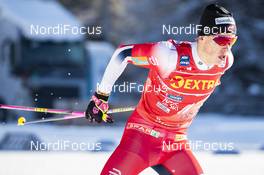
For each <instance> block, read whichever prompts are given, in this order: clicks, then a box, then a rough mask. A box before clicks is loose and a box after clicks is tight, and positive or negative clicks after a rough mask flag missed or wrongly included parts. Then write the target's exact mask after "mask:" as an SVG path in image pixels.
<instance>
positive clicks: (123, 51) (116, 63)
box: [97, 42, 176, 94]
mask: <svg viewBox="0 0 264 175" xmlns="http://www.w3.org/2000/svg"><path fill="white" fill-rule="evenodd" d="M166 44H168V43H163V42H158V43H145V44H132V45H121V46H119V48H118V49H116V51H115V52H114V54H113V56H112V57H111V60H110V62H109V63H108V65H107V67H106V70H105V72H104V75H103V78H102V81H101V83H100V84H99V86H98V88H97V92H101V93H104V94H110V93H111V91H112V87H113V85H114V83H115V82H116V80H117V79H118V78H119V77H120V76H121V74H122V73H123V71H124V70H125V68H126V66H127V64H128V63H130V64H133V65H136V66H139V67H144V68H148V69H158V70H159V71H161V72H162V74H163V72H167V71H168V68H169V70H170V69H171V67H172V66H171V65H173V64H175V65H176V63H173V64H171V63H170V62H169V60H170V59H171V55H169V54H170V49H169V48H168V46H167V45H166ZM174 60H175V59H174Z"/></svg>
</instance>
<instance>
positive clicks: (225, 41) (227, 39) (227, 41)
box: [213, 35, 237, 46]
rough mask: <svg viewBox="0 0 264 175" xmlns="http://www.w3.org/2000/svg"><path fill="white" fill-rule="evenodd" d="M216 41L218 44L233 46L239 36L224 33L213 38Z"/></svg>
mask: <svg viewBox="0 0 264 175" xmlns="http://www.w3.org/2000/svg"><path fill="white" fill-rule="evenodd" d="M213 40H214V42H216V44H218V45H219V46H226V45H229V46H232V45H234V44H235V42H236V40H237V36H224V35H217V36H216V37H214V38H213Z"/></svg>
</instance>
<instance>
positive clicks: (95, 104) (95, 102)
mask: <svg viewBox="0 0 264 175" xmlns="http://www.w3.org/2000/svg"><path fill="white" fill-rule="evenodd" d="M108 98H109V96H106V95H102V94H99V93H97V92H95V93H94V95H93V96H92V98H91V100H90V103H89V104H88V107H87V109H86V112H85V118H87V119H88V120H89V121H90V122H93V121H96V122H97V123H101V122H102V121H104V122H107V123H113V122H114V121H113V119H112V118H111V117H110V116H109V115H108V114H107V111H108V109H109V105H108V102H107V100H108Z"/></svg>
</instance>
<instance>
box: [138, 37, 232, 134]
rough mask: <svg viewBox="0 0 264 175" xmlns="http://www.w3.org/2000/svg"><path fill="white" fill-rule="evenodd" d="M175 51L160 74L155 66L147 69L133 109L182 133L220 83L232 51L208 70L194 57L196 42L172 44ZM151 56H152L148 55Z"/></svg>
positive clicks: (173, 42) (163, 125)
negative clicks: (169, 68)
mask: <svg viewBox="0 0 264 175" xmlns="http://www.w3.org/2000/svg"><path fill="white" fill-rule="evenodd" d="M168 42H171V44H172V45H173V46H172V47H170V50H172V53H173V52H177V54H176V55H177V58H175V59H176V60H177V63H176V65H175V68H174V69H173V71H171V72H170V73H169V74H168V75H167V76H165V77H164V76H162V75H161V73H160V71H159V69H158V68H157V67H154V68H152V69H150V72H149V75H148V78H147V81H146V83H145V89H144V91H143V93H142V97H141V100H140V102H139V105H138V106H137V111H138V113H139V114H141V115H142V117H144V118H145V119H146V120H149V121H150V122H152V123H154V124H156V125H158V126H160V127H165V128H168V129H173V130H177V131H179V132H181V131H182V132H185V130H186V128H187V127H188V126H189V125H190V124H191V122H192V120H193V118H194V117H195V116H196V114H197V112H198V110H199V108H200V107H201V106H202V105H203V103H204V101H205V100H206V99H207V98H208V97H209V96H210V94H211V93H212V92H213V91H214V89H215V87H216V86H217V85H219V84H220V78H221V76H222V75H223V74H224V72H225V70H227V69H228V68H229V67H230V65H231V64H232V62H233V60H232V59H233V56H232V53H230V54H229V56H228V58H227V59H226V60H225V61H224V62H223V65H222V66H221V67H218V66H213V67H210V68H209V69H208V68H207V69H206V68H205V69H203V68H204V67H205V65H203V63H202V62H201V60H200V58H198V54H197V50H196V43H187V42H182V43H175V41H172V40H171V41H168ZM152 59H153V58H152Z"/></svg>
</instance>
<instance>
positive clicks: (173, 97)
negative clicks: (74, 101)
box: [86, 4, 237, 175]
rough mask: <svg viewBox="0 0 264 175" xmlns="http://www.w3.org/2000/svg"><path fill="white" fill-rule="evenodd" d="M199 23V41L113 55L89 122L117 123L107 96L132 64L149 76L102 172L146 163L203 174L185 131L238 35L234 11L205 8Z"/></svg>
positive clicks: (126, 172) (228, 61)
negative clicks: (114, 121)
mask: <svg viewBox="0 0 264 175" xmlns="http://www.w3.org/2000/svg"><path fill="white" fill-rule="evenodd" d="M200 25H201V28H200V30H199V32H198V37H197V40H196V42H177V41H174V40H169V41H162V42H157V43H145V44H132V45H122V46H120V47H119V48H118V49H117V50H116V51H115V53H114V54H113V56H112V58H111V60H110V62H109V64H108V66H107V68H106V70H105V73H104V76H103V78H102V81H101V83H100V85H99V88H98V89H97V91H96V92H95V94H94V95H93V96H92V98H91V101H90V103H89V105H88V107H87V110H86V118H87V119H89V120H90V121H91V122H92V121H96V122H101V121H104V122H108V123H112V122H113V120H112V118H111V117H110V116H109V115H107V110H108V102H107V100H108V97H109V95H110V92H111V88H112V87H113V85H114V83H115V81H116V80H117V79H118V77H119V76H120V75H121V74H122V72H123V71H124V69H125V67H126V66H127V64H128V63H131V64H133V65H136V66H141V67H144V68H147V69H149V75H148V78H147V80H146V82H145V85H144V91H143V93H142V96H141V99H140V101H139V104H138V105H137V107H136V109H135V111H134V112H133V113H132V114H131V116H130V117H129V119H128V121H127V123H126V126H125V131H124V134H123V136H122V139H121V142H120V144H119V145H118V147H117V148H116V150H115V151H114V152H113V154H112V155H111V157H110V158H109V160H108V161H107V163H106V164H105V166H104V168H103V170H102V172H101V174H102V175H109V174H122V175H136V174H139V173H140V172H141V171H143V170H144V169H146V168H147V167H152V168H153V169H154V170H156V171H157V172H158V173H159V174H162V175H167V174H176V175H200V174H202V173H203V171H202V169H201V167H200V165H199V163H198V161H197V160H196V159H195V157H194V155H193V154H192V152H191V150H190V149H189V144H188V140H187V136H186V130H187V128H188V127H189V126H190V124H191V122H192V120H193V119H194V117H195V116H196V114H197V112H198V110H199V108H200V107H201V106H202V105H203V103H204V102H205V101H206V99H207V98H208V97H209V96H210V94H212V92H213V91H214V89H215V88H216V86H218V85H219V84H220V78H221V76H222V75H223V74H224V73H225V71H226V70H228V69H229V68H230V67H231V65H232V64H233V55H232V52H231V47H232V45H233V44H234V43H235V41H236V39H237V36H236V25H235V21H234V18H233V16H232V14H231V13H230V12H229V11H228V10H226V9H225V8H224V7H221V6H218V5H216V4H211V5H208V6H207V7H206V8H205V10H204V12H203V14H202V16H201V20H200ZM171 143H173V144H174V148H175V145H176V146H177V149H171V147H169V145H170V144H171Z"/></svg>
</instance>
